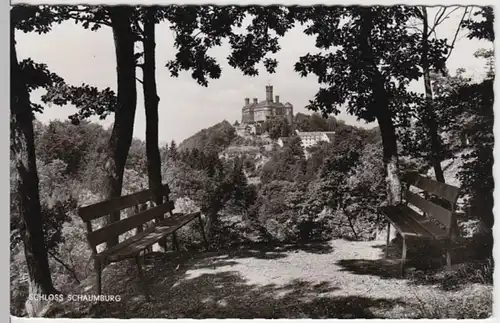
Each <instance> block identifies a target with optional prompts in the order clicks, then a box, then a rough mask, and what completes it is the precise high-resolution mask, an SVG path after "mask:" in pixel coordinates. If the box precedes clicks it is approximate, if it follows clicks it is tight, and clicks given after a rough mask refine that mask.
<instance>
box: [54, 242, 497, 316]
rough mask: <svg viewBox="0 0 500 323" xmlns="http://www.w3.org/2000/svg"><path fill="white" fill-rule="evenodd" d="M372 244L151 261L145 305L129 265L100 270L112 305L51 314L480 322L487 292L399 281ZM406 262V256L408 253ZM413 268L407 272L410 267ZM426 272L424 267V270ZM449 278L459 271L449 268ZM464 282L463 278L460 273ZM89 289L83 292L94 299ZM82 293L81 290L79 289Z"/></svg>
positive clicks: (432, 275) (426, 276)
mask: <svg viewBox="0 0 500 323" xmlns="http://www.w3.org/2000/svg"><path fill="white" fill-rule="evenodd" d="M383 252H384V244H383V242H380V241H372V242H350V241H345V240H334V241H331V242H329V243H317V244H311V245H306V246H289V245H288V246H287V245H285V246H279V247H270V246H267V247H263V246H262V245H260V246H254V247H245V248H241V249H239V250H233V251H220V252H209V253H199V254H196V255H189V254H175V255H174V254H170V255H169V254H151V255H149V256H148V257H147V258H146V265H145V272H146V277H147V282H148V286H149V289H150V294H151V295H152V297H153V298H152V299H151V300H150V301H146V300H145V298H144V296H143V292H142V289H141V285H140V284H139V280H138V278H137V272H136V268H135V265H134V264H133V263H130V264H127V263H126V262H122V263H118V264H113V265H110V266H108V267H107V268H106V269H105V271H104V275H103V281H104V287H103V293H104V294H115V295H120V296H121V298H122V300H121V302H118V303H107V304H103V303H101V304H90V303H67V304H62V305H60V306H59V308H58V310H57V311H56V313H55V314H53V315H54V316H64V317H115V318H139V317H140V318H419V317H420V318H422V317H424V318H438V317H455V318H469V317H471V318H472V317H488V316H489V315H491V303H492V286H491V285H488V284H487V283H486V282H481V281H478V282H474V281H469V282H465V283H463V282H462V283H461V282H458V283H456V284H454V285H453V286H449V285H450V284H448V285H446V284H444V283H443V282H445V281H449V280H450V276H449V275H448V276H447V275H446V274H443V271H442V270H435V269H432V268H431V269H428V268H429V266H428V265H429V264H426V265H425V268H427V269H425V271H424V270H423V269H422V268H420V269H419V267H422V266H420V264H419V263H418V262H414V263H413V264H412V263H410V264H409V267H410V268H409V271H408V275H407V276H406V278H404V279H403V278H401V277H399V274H398V268H399V263H398V260H397V258H398V257H399V255H398V253H399V250H398V248H397V246H392V247H391V249H390V255H389V258H390V259H389V260H384V259H383ZM410 256H411V255H410ZM415 267H416V268H415ZM431 267H432V266H431ZM456 268H457V267H455V271H457V270H458V269H456ZM467 276H470V275H467ZM93 287H94V285H93V281H91V280H89V281H88V282H86V284H84V285H83V286H82V288H83V291H82V292H85V293H92V292H93V289H92V288H93ZM85 289H86V290H87V291H85Z"/></svg>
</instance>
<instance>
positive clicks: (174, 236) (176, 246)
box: [172, 232, 180, 251]
mask: <svg viewBox="0 0 500 323" xmlns="http://www.w3.org/2000/svg"><path fill="white" fill-rule="evenodd" d="M172 249H174V251H179V250H180V248H179V242H178V241H177V233H176V232H173V233H172Z"/></svg>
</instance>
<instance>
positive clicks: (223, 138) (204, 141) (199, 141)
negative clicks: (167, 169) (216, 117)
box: [179, 120, 236, 152]
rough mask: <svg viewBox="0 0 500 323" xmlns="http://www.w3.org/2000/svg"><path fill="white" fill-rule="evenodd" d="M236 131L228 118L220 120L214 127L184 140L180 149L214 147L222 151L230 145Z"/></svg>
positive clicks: (217, 150)
mask: <svg viewBox="0 0 500 323" xmlns="http://www.w3.org/2000/svg"><path fill="white" fill-rule="evenodd" d="M235 136H236V131H235V129H234V127H233V126H232V125H231V124H230V123H229V122H228V121H226V120H224V121H222V122H219V123H217V124H215V125H213V126H212V127H209V128H206V129H202V130H200V131H198V132H197V133H195V134H194V135H192V136H191V137H189V138H187V139H185V140H184V141H182V142H181V143H180V145H179V150H188V149H194V148H196V149H199V150H207V149H213V150H215V151H216V152H220V151H222V150H223V149H224V148H226V147H227V146H229V143H230V142H231V141H232V140H233V139H234V138H235Z"/></svg>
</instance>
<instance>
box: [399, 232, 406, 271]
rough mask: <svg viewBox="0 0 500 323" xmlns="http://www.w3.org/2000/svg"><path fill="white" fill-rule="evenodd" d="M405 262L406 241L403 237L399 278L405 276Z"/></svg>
mask: <svg viewBox="0 0 500 323" xmlns="http://www.w3.org/2000/svg"><path fill="white" fill-rule="evenodd" d="M405 262H406V239H405V238H404V237H403V251H402V254H401V270H400V271H401V277H404V275H405Z"/></svg>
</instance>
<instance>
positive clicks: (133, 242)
mask: <svg viewBox="0 0 500 323" xmlns="http://www.w3.org/2000/svg"><path fill="white" fill-rule="evenodd" d="M154 200H155V197H154V194H153V192H152V190H144V191H141V192H137V193H134V194H130V195H125V196H121V197H118V198H114V199H111V200H106V201H102V202H99V203H96V204H92V205H88V206H85V207H82V208H79V210H78V214H79V216H80V217H81V218H82V220H83V221H84V222H85V223H86V225H87V231H88V232H87V240H88V242H89V245H90V248H91V249H92V253H93V258H94V268H95V271H96V276H97V292H98V294H99V295H100V294H101V275H102V271H103V269H104V268H105V267H106V266H107V265H108V264H110V263H112V262H118V261H122V260H125V259H131V258H135V262H136V265H137V271H138V274H139V278H140V280H141V282H142V283H143V287H144V290H145V294H146V298H149V295H148V290H147V285H146V284H145V282H144V277H143V274H142V268H141V260H140V253H141V252H142V251H145V250H146V249H148V248H150V247H151V246H152V245H153V244H155V243H157V242H160V241H161V240H162V239H165V238H166V237H167V236H168V235H170V234H171V235H172V239H173V244H174V246H175V245H177V240H176V238H175V232H176V231H177V230H178V229H179V228H181V227H182V226H184V225H186V224H188V223H189V222H191V221H192V220H194V219H196V218H198V220H199V224H200V229H201V234H202V237H203V240H204V242H205V247H206V249H207V250H208V242H207V239H206V236H205V232H204V230H203V222H202V219H201V214H200V212H195V213H190V214H182V213H172V211H173V209H174V203H173V202H172V201H166V198H164V199H163V203H162V204H159V205H156V206H153V207H150V208H148V206H147V202H153V201H154ZM127 208H133V211H134V214H133V215H131V216H129V217H127V218H124V219H120V220H119V221H116V222H113V223H111V224H107V219H106V218H105V217H106V216H107V215H109V214H111V213H114V212H120V211H122V210H124V209H127ZM165 214H168V215H169V216H168V217H166V218H165ZM98 219H101V221H105V224H104V226H103V227H101V228H98V229H96V230H93V228H92V221H95V220H98ZM145 226H147V227H146V228H144V227H145ZM134 230H135V232H133V231H134ZM125 233H128V235H131V236H129V237H127V238H126V239H125V240H123V241H121V242H119V243H118V244H116V245H114V246H112V247H110V248H107V249H104V250H102V251H100V252H98V251H97V246H99V245H100V244H102V243H105V242H107V241H108V239H110V238H113V237H119V236H121V235H123V234H125ZM177 248H178V246H177Z"/></svg>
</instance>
